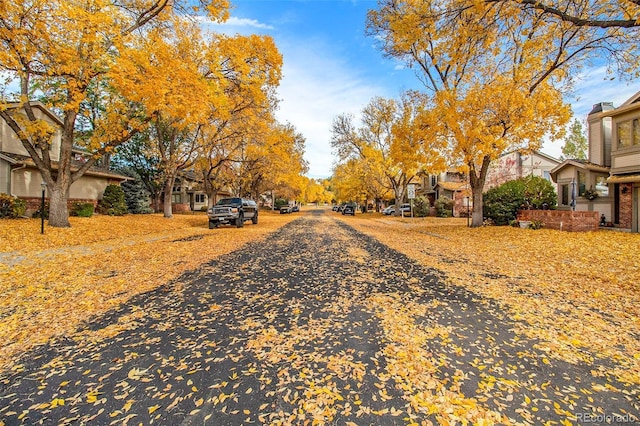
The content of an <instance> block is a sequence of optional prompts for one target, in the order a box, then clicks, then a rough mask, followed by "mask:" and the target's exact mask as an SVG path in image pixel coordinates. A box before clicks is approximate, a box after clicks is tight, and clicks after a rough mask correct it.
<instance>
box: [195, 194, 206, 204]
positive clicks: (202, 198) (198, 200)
mask: <svg viewBox="0 0 640 426" xmlns="http://www.w3.org/2000/svg"><path fill="white" fill-rule="evenodd" d="M205 202H206V196H205V195H204V194H196V203H198V204H204V203H205Z"/></svg>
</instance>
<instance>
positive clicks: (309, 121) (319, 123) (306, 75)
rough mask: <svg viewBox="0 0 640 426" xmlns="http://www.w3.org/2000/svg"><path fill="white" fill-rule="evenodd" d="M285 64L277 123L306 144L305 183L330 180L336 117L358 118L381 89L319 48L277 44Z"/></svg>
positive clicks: (305, 42) (312, 43)
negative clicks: (285, 124) (292, 130)
mask: <svg viewBox="0 0 640 426" xmlns="http://www.w3.org/2000/svg"><path fill="white" fill-rule="evenodd" d="M279 48H280V51H281V53H282V54H283V58H284V66H283V79H282V82H281V84H280V87H279V89H278V94H279V97H280V99H281V103H280V109H279V110H278V112H277V117H278V120H280V121H281V122H290V123H291V124H292V125H293V126H294V127H295V128H296V130H297V131H298V132H300V133H301V134H303V135H304V137H305V139H306V150H305V151H306V152H305V159H306V160H307V161H308V163H309V173H308V175H309V177H312V178H320V177H323V178H326V177H329V176H330V175H331V169H332V166H333V161H334V158H333V155H332V153H331V145H330V141H331V124H332V122H333V120H334V118H335V117H336V116H338V115H340V114H345V113H350V114H353V115H354V116H356V117H357V116H358V114H359V113H360V111H361V110H362V108H363V107H364V106H365V105H366V104H367V103H368V102H369V101H370V100H371V98H373V97H374V96H378V95H380V96H385V93H384V92H385V91H386V89H385V88H382V87H376V86H374V85H372V84H370V83H368V82H365V81H363V79H361V78H360V77H359V75H358V72H357V71H356V70H354V69H353V68H351V67H350V66H349V64H347V63H345V62H344V61H343V60H341V59H340V58H338V57H336V56H335V55H334V54H333V52H332V51H331V49H330V48H329V47H327V46H326V45H324V44H323V43H321V42H318V41H314V40H299V42H298V43H296V44H295V45H292V44H289V43H286V44H282V43H280V44H279Z"/></svg>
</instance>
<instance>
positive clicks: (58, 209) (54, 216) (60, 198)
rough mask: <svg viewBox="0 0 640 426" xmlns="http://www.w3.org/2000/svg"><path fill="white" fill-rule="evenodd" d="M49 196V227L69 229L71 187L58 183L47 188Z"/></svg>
mask: <svg viewBox="0 0 640 426" xmlns="http://www.w3.org/2000/svg"><path fill="white" fill-rule="evenodd" d="M47 193H48V195H49V226H53V227H56V228H68V227H70V226H71V224H70V223H69V206H68V205H67V200H68V198H69V197H68V193H69V185H66V184H61V183H57V182H56V184H55V185H50V186H48V187H47Z"/></svg>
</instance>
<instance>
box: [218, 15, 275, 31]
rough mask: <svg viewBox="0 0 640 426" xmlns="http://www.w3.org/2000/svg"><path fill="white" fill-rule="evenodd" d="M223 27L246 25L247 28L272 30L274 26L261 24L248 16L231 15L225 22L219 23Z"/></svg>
mask: <svg viewBox="0 0 640 426" xmlns="http://www.w3.org/2000/svg"><path fill="white" fill-rule="evenodd" d="M220 25H222V26H225V27H245V28H246V27H248V28H257V29H260V30H273V29H274V28H273V27H272V26H271V25H268V24H263V23H261V22H258V21H257V20H255V19H249V18H237V17H235V16H231V17H230V18H229V19H228V20H227V21H226V22H224V23H222V24H220Z"/></svg>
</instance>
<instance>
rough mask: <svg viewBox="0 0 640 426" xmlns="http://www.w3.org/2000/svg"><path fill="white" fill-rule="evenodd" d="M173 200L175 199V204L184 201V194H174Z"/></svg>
mask: <svg viewBox="0 0 640 426" xmlns="http://www.w3.org/2000/svg"><path fill="white" fill-rule="evenodd" d="M171 201H173V202H174V203H175V204H181V203H182V194H173V195H172V196H171Z"/></svg>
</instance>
